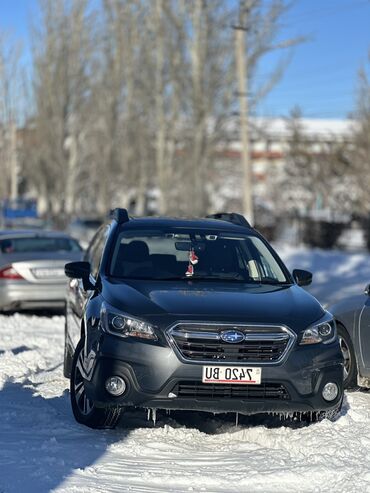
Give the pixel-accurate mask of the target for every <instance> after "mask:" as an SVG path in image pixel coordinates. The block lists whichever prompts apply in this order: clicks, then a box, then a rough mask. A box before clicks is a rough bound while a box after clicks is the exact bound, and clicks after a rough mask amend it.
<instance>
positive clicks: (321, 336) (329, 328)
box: [299, 313, 337, 345]
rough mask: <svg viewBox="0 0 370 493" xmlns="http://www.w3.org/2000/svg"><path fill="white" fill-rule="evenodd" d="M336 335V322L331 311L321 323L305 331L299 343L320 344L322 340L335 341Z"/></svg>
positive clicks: (324, 341) (326, 342)
mask: <svg viewBox="0 0 370 493" xmlns="http://www.w3.org/2000/svg"><path fill="white" fill-rule="evenodd" d="M336 336H337V331H336V327H335V322H334V320H333V317H332V316H331V315H330V313H327V314H326V315H325V316H324V317H323V318H322V320H321V321H320V322H319V323H317V324H315V325H312V326H311V327H308V329H306V330H304V331H303V333H302V337H301V340H300V343H299V344H301V345H304V344H318V343H320V342H322V343H324V344H328V343H330V342H333V341H334V340H335V338H336Z"/></svg>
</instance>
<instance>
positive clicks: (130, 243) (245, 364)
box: [64, 209, 343, 428]
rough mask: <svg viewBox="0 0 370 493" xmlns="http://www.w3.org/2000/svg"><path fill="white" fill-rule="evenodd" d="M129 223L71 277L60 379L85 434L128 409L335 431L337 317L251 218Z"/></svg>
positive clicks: (99, 238) (108, 230)
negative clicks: (264, 417)
mask: <svg viewBox="0 0 370 493" xmlns="http://www.w3.org/2000/svg"><path fill="white" fill-rule="evenodd" d="M216 217H218V219H213V218H207V219H198V220H185V219H184V220H182V219H181V220H180V219H170V218H140V219H129V217H128V214H127V211H125V210H123V209H118V210H115V212H114V219H113V220H112V222H111V223H109V224H105V225H103V226H102V227H101V228H100V229H99V231H98V232H97V234H96V236H95V237H94V239H93V240H92V242H91V244H90V246H89V248H88V250H87V252H86V253H85V257H84V261H83V262H74V263H69V264H67V265H66V267H65V272H66V275H67V276H68V277H69V278H71V279H72V280H71V281H70V284H69V290H68V297H67V305H66V310H67V312H66V321H67V322H66V339H65V358H64V374H65V376H66V377H69V378H70V385H71V386H70V395H71V404H72V410H73V413H74V416H75V418H76V420H77V421H78V422H80V423H83V424H85V425H87V426H90V427H92V428H101V427H113V426H114V425H115V424H116V423H117V421H118V419H119V417H120V415H121V413H122V411H123V409H125V408H127V407H136V408H148V409H153V410H156V409H158V408H159V409H167V410H169V409H179V410H197V411H211V412H215V413H219V412H236V413H242V414H247V415H248V414H255V413H283V414H290V415H294V413H299V414H300V416H303V417H305V418H307V419H308V420H318V419H321V418H324V417H328V418H331V419H332V418H334V417H335V416H336V415H337V413H338V412H339V411H340V409H341V405H342V399H343V356H342V353H341V350H340V347H339V343H338V338H337V333H336V327H335V323H334V320H333V317H332V315H331V314H330V313H328V312H326V311H325V310H324V309H323V308H322V306H321V305H320V304H319V303H318V301H316V300H315V299H314V298H313V297H312V296H311V295H310V294H308V293H307V292H305V291H304V290H303V289H302V288H301V287H300V286H304V285H308V284H309V283H310V282H311V279H312V274H311V273H309V272H307V271H303V270H295V271H293V275H291V274H290V273H289V272H288V270H287V268H286V267H285V265H284V264H283V262H282V261H281V260H280V258H279V257H278V256H277V254H276V253H275V251H274V250H273V249H272V247H271V246H270V245H269V244H268V243H267V242H266V240H265V239H264V238H263V237H262V236H261V235H260V234H259V233H257V231H255V230H254V229H253V228H251V227H250V226H249V225H248V223H247V222H246V221H245V219H244V218H243V217H242V216H239V215H237V214H219V215H216Z"/></svg>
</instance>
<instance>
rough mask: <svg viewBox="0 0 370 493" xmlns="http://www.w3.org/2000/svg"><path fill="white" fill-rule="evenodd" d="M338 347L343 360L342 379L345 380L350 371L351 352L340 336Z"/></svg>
mask: <svg viewBox="0 0 370 493" xmlns="http://www.w3.org/2000/svg"><path fill="white" fill-rule="evenodd" d="M339 345H340V349H341V351H342V354H343V359H344V367H343V372H344V379H345V380H346V379H347V378H348V375H349V372H350V371H351V364H352V359H351V352H350V349H349V347H348V344H347V341H346V340H345V339H344V337H342V336H341V335H340V336H339Z"/></svg>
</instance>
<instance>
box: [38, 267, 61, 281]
mask: <svg viewBox="0 0 370 493" xmlns="http://www.w3.org/2000/svg"><path fill="white" fill-rule="evenodd" d="M32 272H33V274H34V276H35V277H37V279H55V278H62V277H64V276H65V274H64V269H58V268H50V269H48V268H40V269H32Z"/></svg>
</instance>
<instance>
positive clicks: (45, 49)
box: [29, 0, 93, 215]
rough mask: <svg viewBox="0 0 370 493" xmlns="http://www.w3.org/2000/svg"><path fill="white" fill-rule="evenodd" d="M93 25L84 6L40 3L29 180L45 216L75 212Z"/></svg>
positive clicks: (83, 2)
mask: <svg viewBox="0 0 370 493" xmlns="http://www.w3.org/2000/svg"><path fill="white" fill-rule="evenodd" d="M92 31H93V26H92V19H91V16H90V15H89V13H88V1H87V0H72V1H68V0H61V1H59V2H57V3H55V2H53V1H52V0H42V1H40V21H39V23H38V26H37V28H34V32H33V40H34V45H33V60H34V97H35V106H36V115H35V134H36V137H35V139H36V141H37V143H38V149H37V150H38V152H37V153H36V154H35V156H34V160H33V163H32V172H30V174H29V178H30V180H32V182H33V185H34V187H35V188H36V189H37V190H38V193H39V194H40V195H41V197H42V198H43V202H44V207H45V212H46V211H48V210H49V211H52V212H53V213H54V214H56V213H65V214H67V215H70V214H72V213H73V212H74V209H75V200H76V194H77V191H78V189H77V182H78V178H79V166H80V163H81V160H82V156H81V147H82V143H83V140H84V138H85V134H86V125H87V124H88V114H87V111H86V109H87V107H88V100H89V94H90V82H89V76H90V74H91V65H90V62H91V59H92V56H91V55H92V38H91V36H92Z"/></svg>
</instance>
